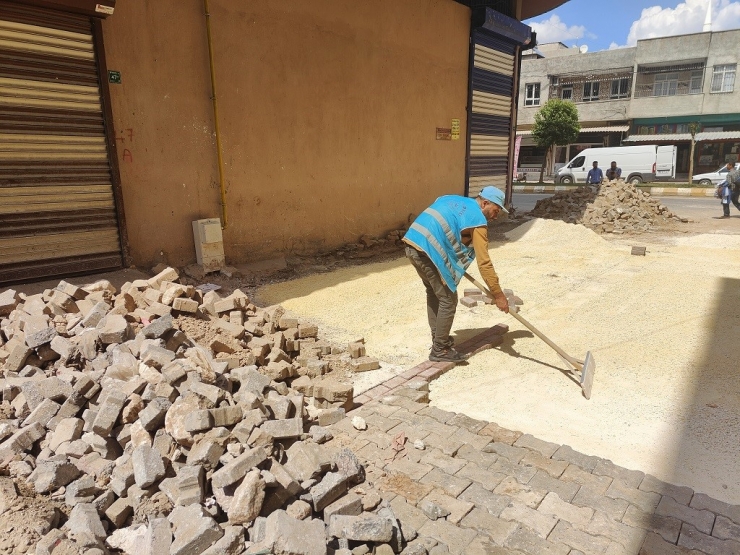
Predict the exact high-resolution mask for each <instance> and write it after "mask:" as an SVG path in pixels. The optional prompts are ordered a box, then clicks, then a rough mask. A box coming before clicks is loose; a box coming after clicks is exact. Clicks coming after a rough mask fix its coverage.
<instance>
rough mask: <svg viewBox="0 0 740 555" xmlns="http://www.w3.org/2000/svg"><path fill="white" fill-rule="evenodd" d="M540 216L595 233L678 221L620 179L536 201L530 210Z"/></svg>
mask: <svg viewBox="0 0 740 555" xmlns="http://www.w3.org/2000/svg"><path fill="white" fill-rule="evenodd" d="M529 214H530V215H532V216H537V217H539V218H549V219H555V220H563V221H565V222H568V223H576V224H583V225H585V226H586V227H588V228H590V229H593V230H594V231H596V232H597V233H616V234H621V233H639V232H643V231H647V230H649V229H651V228H653V227H657V226H664V225H668V224H670V223H675V222H679V221H681V218H679V217H678V216H676V215H675V214H674V213H673V212H671V211H670V210H668V208H666V207H665V206H663V205H662V204H660V202H658V201H657V200H656V199H654V198H652V196H650V193H646V192H645V191H642V190H640V189H638V188H637V187H635V186H634V185H632V184H631V183H625V182H624V181H623V180H621V179H620V180H615V181H609V182H607V183H603V184H602V185H601V186H600V187H598V188H592V187H578V188H577V189H574V190H571V191H560V192H558V193H555V194H554V195H553V196H552V197H550V198H546V199H542V200H539V201H537V204H536V205H535V207H534V210H532V211H531V212H530V213H529Z"/></svg>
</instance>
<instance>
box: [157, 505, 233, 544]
mask: <svg viewBox="0 0 740 555" xmlns="http://www.w3.org/2000/svg"><path fill="white" fill-rule="evenodd" d="M169 520H170V522H172V523H173V525H174V526H175V531H174V535H175V539H174V541H173V542H172V545H171V547H170V555H195V554H200V553H203V552H204V551H205V550H206V549H208V548H209V547H211V546H212V545H213V544H214V543H216V542H217V541H218V540H220V539H221V537H222V536H223V535H224V531H223V529H222V528H221V527H220V526H219V525H218V524H216V521H215V520H213V519H212V518H211V517H210V516H207V515H206V514H205V513H204V512H203V509H202V507H201V506H200V505H189V506H188V507H175V509H174V510H173V511H172V513H171V514H170V516H169Z"/></svg>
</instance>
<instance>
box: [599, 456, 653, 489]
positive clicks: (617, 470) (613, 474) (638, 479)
mask: <svg viewBox="0 0 740 555" xmlns="http://www.w3.org/2000/svg"><path fill="white" fill-rule="evenodd" d="M592 474H595V475H596V476H609V477H610V478H614V479H617V480H619V481H620V482H622V483H624V484H625V485H626V486H627V487H629V488H638V487H639V486H640V484H641V483H642V480H643V479H644V478H645V473H644V472H640V471H639V470H628V469H626V468H622V467H621V466H617V465H616V464H614V463H613V462H612V461H609V460H606V459H601V460H599V462H597V463H596V466H595V467H594V469H593V471H592Z"/></svg>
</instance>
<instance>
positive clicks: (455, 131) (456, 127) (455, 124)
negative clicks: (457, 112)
mask: <svg viewBox="0 0 740 555" xmlns="http://www.w3.org/2000/svg"><path fill="white" fill-rule="evenodd" d="M459 138H460V120H459V119H453V120H452V140H453V141H456V140H457V139H459Z"/></svg>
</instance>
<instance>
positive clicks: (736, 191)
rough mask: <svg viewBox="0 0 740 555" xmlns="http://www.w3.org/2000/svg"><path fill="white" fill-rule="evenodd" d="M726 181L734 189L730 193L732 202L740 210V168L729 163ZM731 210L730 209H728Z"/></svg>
mask: <svg viewBox="0 0 740 555" xmlns="http://www.w3.org/2000/svg"><path fill="white" fill-rule="evenodd" d="M725 180H726V181H727V183H728V185H729V186H730V188H731V189H732V192H731V193H730V201H731V202H732V204H734V205H735V208H737V209H738V210H740V199H739V198H738V197H740V168H738V167H735V164H733V163H732V162H727V175H726V176H725ZM728 208H729V207H728Z"/></svg>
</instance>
